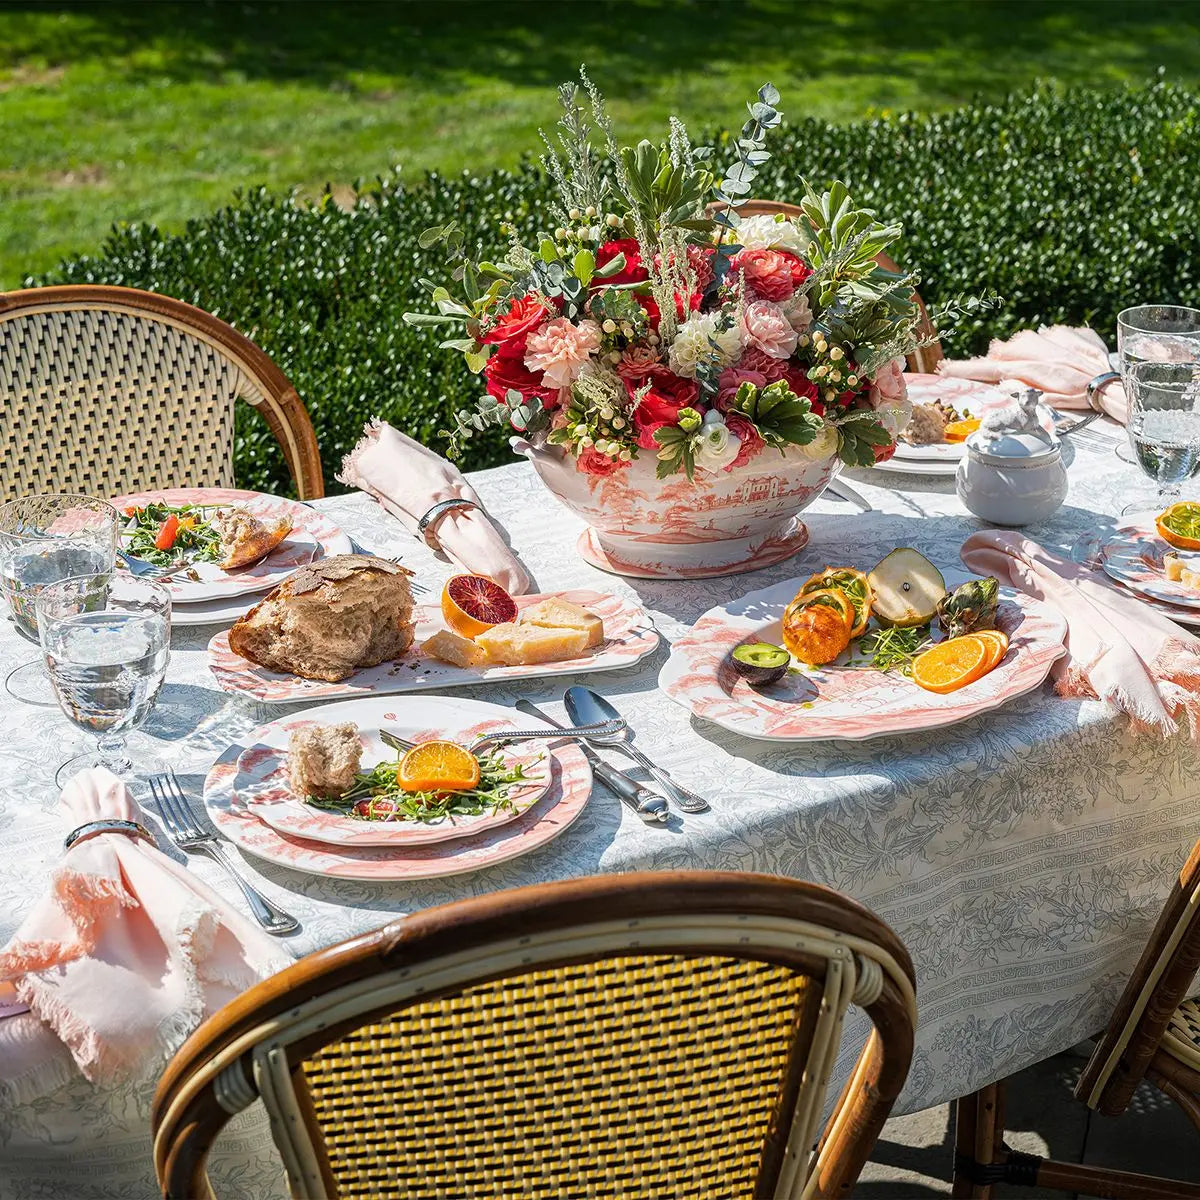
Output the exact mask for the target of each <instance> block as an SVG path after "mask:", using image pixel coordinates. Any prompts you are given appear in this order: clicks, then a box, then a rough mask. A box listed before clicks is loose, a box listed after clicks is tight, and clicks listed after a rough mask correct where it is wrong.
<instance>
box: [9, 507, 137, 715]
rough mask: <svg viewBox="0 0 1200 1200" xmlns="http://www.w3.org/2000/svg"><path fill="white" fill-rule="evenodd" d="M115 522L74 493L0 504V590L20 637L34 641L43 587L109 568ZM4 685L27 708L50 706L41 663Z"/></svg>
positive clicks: (113, 513) (108, 511)
mask: <svg viewBox="0 0 1200 1200" xmlns="http://www.w3.org/2000/svg"><path fill="white" fill-rule="evenodd" d="M120 521H121V518H120V514H119V513H118V512H117V510H116V509H115V508H113V506H112V505H111V504H108V503H106V502H105V501H103V500H97V499H96V498H95V497H93V496H83V495H79V494H78V493H73V492H62V493H55V494H50V495H44V496H23V497H21V498H20V499H17V500H10V501H9V502H8V503H7V504H3V505H0V591H2V592H3V593H4V596H5V599H6V600H7V601H8V607H9V611H10V612H11V613H12V617H13V621H14V622H15V623H16V626H17V630H18V632H19V633H21V634H22V635H24V636H25V637H27V638H29V639H30V640H31V641H34V642H36V641H37V640H38V629H37V613H36V608H35V605H36V603H37V598H38V594H39V593H40V592H41V590H42V589H43V588H44V587H46V586H47V585H48V584H51V583H55V582H56V581H58V580H59V579H65V578H67V577H68V576H71V575H88V574H93V573H95V572H107V571H111V570H112V569H113V565H114V556H115V551H116V545H117V530H118V528H119V526H120ZM4 686H5V689H6V690H7V691H8V693H9V695H11V696H14V697H15V698H16V699H18V700H21V701H23V702H24V703H26V704H41V705H46V706H48V707H51V708H52V707H53V706H54V692H53V690H52V689H51V687H50V681H49V679H48V678H47V676H46V669H45V667H44V665H43V663H42V660H41V659H40V658H38V659H35V660H33V661H31V662H27V663H23V664H22V665H21V666H19V667H16V668H15V669H14V670H12V671H10V672H9V673H8V677H7V678H6V679H5V681H4Z"/></svg>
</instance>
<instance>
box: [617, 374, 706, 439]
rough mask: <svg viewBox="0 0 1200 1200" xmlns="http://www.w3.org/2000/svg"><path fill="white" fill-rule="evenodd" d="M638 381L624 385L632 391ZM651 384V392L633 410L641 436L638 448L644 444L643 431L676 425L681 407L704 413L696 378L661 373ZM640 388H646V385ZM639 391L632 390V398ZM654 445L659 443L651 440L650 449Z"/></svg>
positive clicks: (650, 381)
mask: <svg viewBox="0 0 1200 1200" xmlns="http://www.w3.org/2000/svg"><path fill="white" fill-rule="evenodd" d="M635 382H636V381H634V380H630V381H628V382H627V383H626V384H625V386H626V387H627V388H631V387H632V385H633V384H634V383H635ZM648 382H649V384H650V390H649V391H648V392H647V393H646V395H645V396H644V397H643V398H642V401H641V403H640V404H639V405H638V406H637V408H635V409H634V410H633V424H634V427H635V428H636V429H637V431H638V433H639V438H638V444H639V445H643V444H644V443H643V442H642V439H641V437H640V435H641V433H642V432H643V431H644V430H646V429H648V428H650V427H651V426H653V427H654V428H655V429H657V428H660V427H661V426H663V425H674V424H675V423H676V422H677V421H678V420H679V410H680V409H681V408H694V409H696V410H697V412H701V411H702V410H701V409H700V406H699V398H700V386H699V384H697V383H696V381H695V380H694V379H680V377H679V376H678V375H672V374H671V372H670V371H659V372H656V373H655V375H654V377H653V378H651V379H649V380H648ZM641 386H642V387H645V382H643V383H642V384H641ZM637 390H638V389H637V388H636V387H632V390H631V393H630V394H631V395H632V394H633V393H634V392H636V391H637ZM651 432H653V430H651ZM654 445H656V443H655V442H654V441H651V442H650V446H654ZM648 448H649V447H648Z"/></svg>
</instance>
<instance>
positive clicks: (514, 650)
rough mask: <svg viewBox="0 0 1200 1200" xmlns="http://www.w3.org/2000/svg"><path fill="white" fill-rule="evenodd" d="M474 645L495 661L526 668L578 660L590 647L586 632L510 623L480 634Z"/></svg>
mask: <svg viewBox="0 0 1200 1200" xmlns="http://www.w3.org/2000/svg"><path fill="white" fill-rule="evenodd" d="M475 644H476V645H477V646H482V647H483V648H484V650H486V651H487V656H488V658H489V659H490V660H491V661H492V662H496V663H504V664H505V665H506V666H510V667H525V666H530V665H531V664H533V663H547V662H562V661H563V660H564V659H568V658H578V657H579V656H580V655H581V654H583V652H584V651H585V650H586V649H587V648H588V635H587V631H586V630H583V629H545V628H543V627H542V626H540V625H521V624H517V623H514V622H508V623H506V624H504V625H493V626H492V628H491V629H485V630H484V631H483V632H482V633H480V634H477V635H476V637H475Z"/></svg>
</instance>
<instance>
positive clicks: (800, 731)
mask: <svg viewBox="0 0 1200 1200" xmlns="http://www.w3.org/2000/svg"><path fill="white" fill-rule="evenodd" d="M942 576H943V578H944V579H945V581H946V586H947V587H948V588H951V589H953V588H955V587H957V586H958V585H959V584H962V583H965V582H966V581H967V580H968V579H971V578H973V576H969V575H966V574H964V573H963V572H962V571H957V570H948V569H943V571H942ZM803 582H804V580H803V579H791V580H787V581H785V582H783V583H777V584H775V585H774V586H772V587H768V588H763V589H762V590H761V591H757V592H751V593H750V594H749V595H747V596H743V597H742V598H741V599H740V600H734V601H731V602H730V603H729V604H725V605H722V606H720V607H718V608H714V609H711V610H710V611H709V612H707V613H705V614H704V616H702V617H701V618H700V620H699V621H697V622H696V624H695V626H694V627H693V628H692V630H691V632H690V633H688V634H685V635H684V636H683V637H682V638H680V639H678V640H677V641H676V642H675V643H674V645H673V646H672V647H671V657H670V658H669V659H668V660H667V663H666V665H665V666H664V667H663V669H662V672H661V674H660V675H659V677H658V682H659V685H660V686H661V687H662V689H663V691H665V692H666V694H667V695H668V696H670V697H671V699H672V700H674V701H675V702H676V703H678V704H681V705H683V706H684V707H685V708H688V709H690V710H691V711H692V713H693V714H695V715H696V716H697V717H700V718H702V719H703V720H706V721H711V722H713V723H714V724H716V725H720V726H722V727H723V728H725V729H729V730H732V731H733V732H734V733H739V734H742V735H743V736H744V737H749V738H757V739H759V740H762V741H771V742H805V741H826V740H834V741H865V740H867V739H869V738H875V737H886V736H888V735H892V734H899V733H923V732H925V731H926V730H930V729H937V728H940V727H941V726H944V725H952V724H955V723H956V722H958V721H966V720H968V719H969V718H971V717H975V716H978V715H979V714H980V713H985V712H988V711H990V710H991V709H995V708H999V707H1000V706H1001V705H1003V704H1007V703H1008V702H1009V701H1010V700H1015V699H1016V698H1017V697H1019V696H1024V695H1025V694H1026V693H1028V692H1031V691H1033V690H1034V689H1036V688H1038V687H1040V686H1041V684H1042V682H1043V681H1044V680H1045V678H1046V676H1047V674H1048V673H1049V671H1050V668H1051V667H1052V666H1053V665H1054V663H1055V662H1056V661H1057V660H1058V659H1059V658H1061V657H1062V655H1063V654H1065V653H1066V647H1065V646H1064V645H1063V638H1064V637H1065V635H1066V632H1067V624H1066V621H1065V620H1064V619H1063V618H1062V617H1061V616H1060V615H1059V613H1058V612H1057V611H1056V610H1055V609H1053V608H1051V607H1050V606H1049V605H1047V604H1043V603H1041V602H1040V601H1038V600H1034V599H1033V598H1031V597H1029V596H1026V595H1024V594H1023V593H1021V592H1017V591H1013V590H1012V589H1010V588H1001V589H1000V607H999V611H998V613H997V619H996V624H997V627H998V628H1000V629H1002V630H1003V631H1004V632H1005V633H1006V634H1008V636H1009V639H1010V646H1009V650H1008V653H1007V654H1006V655H1005V656H1004V658H1003V659H1002V660H1001V661H1000V663H999V664H998V665H997V666H996V667H994V668H993V669H992V670H991V671H989V672H988V673H987V674H986V675H984V676H983V677H982V678H981V679H977V680H976V681H975V682H974V683H970V684H967V685H966V687H963V688H960V689H959V690H958V691H955V692H949V693H947V694H946V695H939V694H937V693H934V692H927V691H925V690H924V689H922V688H920V687H918V686H917V684H915V683H914V682H913V681H912V680H911V679H909V678H908V677H907V676H905V675H902V674H900V672H898V671H887V672H884V671H879V670H877V669H876V668H874V667H873V666H871V664H870V663H869V662H867V661H866V660H865V659H863V658H856V657H855V654H856V649H857V643H852V644H851V646H850V649H849V650H848V651H846V653H845V654H843V655H842V657H841V658H839V659H838V660H837V661H836V662H835V663H832V664H830V665H829V666H826V667H804V668H801V669H800V670H799V672H789V674H788V675H786V676H785V677H784V678H783V679H782V680H780V682H779V683H776V684H771V685H770V686H767V687H759V688H752V687H751V686H750V685H749V684H748V683H746V682H745V680H743V679H742V678H741V677H740V676H739V675H738V674H737V673H736V671H735V670H734V668H733V665H732V663H731V661H730V658H729V654H730V651H731V650H733V649H734V647H735V646H739V645H741V644H742V643H743V642H770V643H772V644H778V643H779V642H780V640H781V637H782V633H781V622H782V617H783V611H784V609H785V608H786V607H787V605H788V604H789V603H790V602H791V600H792V599H793V597H794V596H795V594H796V591H797V589H798V588H799V587H800V585H801V584H802V583H803Z"/></svg>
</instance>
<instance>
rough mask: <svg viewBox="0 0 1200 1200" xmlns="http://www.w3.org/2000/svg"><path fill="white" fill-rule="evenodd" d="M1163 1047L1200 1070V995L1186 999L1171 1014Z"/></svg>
mask: <svg viewBox="0 0 1200 1200" xmlns="http://www.w3.org/2000/svg"><path fill="white" fill-rule="evenodd" d="M1162 1049H1163V1050H1164V1051H1165V1052H1166V1053H1167V1054H1169V1055H1170V1056H1171V1057H1172V1058H1177V1059H1178V1060H1179V1061H1180V1062H1181V1063H1183V1064H1184V1066H1186V1067H1190V1068H1191V1069H1192V1070H1193V1071H1200V996H1193V997H1192V999H1191V1000H1185V1001H1184V1002H1183V1003H1182V1004H1181V1005H1180V1006H1179V1007H1178V1008H1177V1009H1176V1010H1175V1011H1174V1013H1172V1014H1171V1019H1170V1021H1168V1022H1167V1029H1166V1032H1165V1033H1164V1034H1163V1040H1162Z"/></svg>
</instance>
